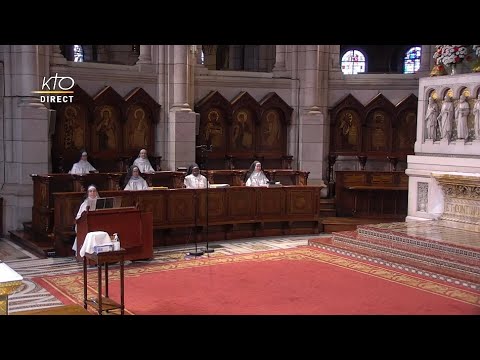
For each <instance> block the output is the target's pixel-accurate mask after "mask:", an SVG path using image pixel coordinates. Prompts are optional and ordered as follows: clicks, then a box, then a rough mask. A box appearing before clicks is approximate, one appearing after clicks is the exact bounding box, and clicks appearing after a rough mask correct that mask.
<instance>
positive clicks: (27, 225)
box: [23, 221, 33, 234]
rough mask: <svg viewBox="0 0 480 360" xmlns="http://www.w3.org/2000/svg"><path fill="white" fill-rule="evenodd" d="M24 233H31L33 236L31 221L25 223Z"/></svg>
mask: <svg viewBox="0 0 480 360" xmlns="http://www.w3.org/2000/svg"><path fill="white" fill-rule="evenodd" d="M23 231H25V232H26V233H29V234H33V231H32V222H31V221H25V222H24V223H23Z"/></svg>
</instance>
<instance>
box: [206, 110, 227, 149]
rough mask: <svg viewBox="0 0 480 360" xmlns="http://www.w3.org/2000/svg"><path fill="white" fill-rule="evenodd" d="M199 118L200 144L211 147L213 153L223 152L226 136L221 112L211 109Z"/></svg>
mask: <svg viewBox="0 0 480 360" xmlns="http://www.w3.org/2000/svg"><path fill="white" fill-rule="evenodd" d="M201 116H202V118H201V120H200V121H201V130H200V143H201V144H206V145H212V150H213V152H224V151H225V144H226V140H225V138H226V135H227V134H226V131H225V117H224V115H223V112H222V110H220V109H219V108H215V107H213V108H210V109H208V110H207V111H206V112H204V113H203V114H201Z"/></svg>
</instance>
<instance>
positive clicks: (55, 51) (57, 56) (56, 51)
mask: <svg viewBox="0 0 480 360" xmlns="http://www.w3.org/2000/svg"><path fill="white" fill-rule="evenodd" d="M51 48H52V56H51V62H52V64H58V65H66V64H67V59H65V56H63V55H62V50H61V49H60V45H52V46H51Z"/></svg>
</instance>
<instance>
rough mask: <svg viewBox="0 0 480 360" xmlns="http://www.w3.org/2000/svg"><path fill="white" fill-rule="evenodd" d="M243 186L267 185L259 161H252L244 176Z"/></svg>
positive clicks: (266, 179)
mask: <svg viewBox="0 0 480 360" xmlns="http://www.w3.org/2000/svg"><path fill="white" fill-rule="evenodd" d="M245 179H246V182H245V186H264V185H266V184H267V183H268V178H267V177H266V176H265V174H264V173H263V170H262V164H261V163H260V161H256V160H255V161H254V162H253V163H252V165H250V169H248V172H247V174H246V176H245Z"/></svg>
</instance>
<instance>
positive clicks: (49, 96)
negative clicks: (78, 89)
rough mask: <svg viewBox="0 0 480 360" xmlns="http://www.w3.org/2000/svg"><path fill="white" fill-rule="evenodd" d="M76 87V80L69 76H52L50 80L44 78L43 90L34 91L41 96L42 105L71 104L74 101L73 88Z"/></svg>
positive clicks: (56, 74)
mask: <svg viewBox="0 0 480 360" xmlns="http://www.w3.org/2000/svg"><path fill="white" fill-rule="evenodd" d="M74 86H75V80H73V78H71V77H69V76H58V73H55V76H50V78H48V79H47V78H46V77H43V82H42V90H38V91H32V92H33V93H35V94H46V95H40V101H41V102H42V103H71V102H72V101H73V95H67V94H73V90H72V88H73V87H74ZM53 94H55V95H53Z"/></svg>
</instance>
